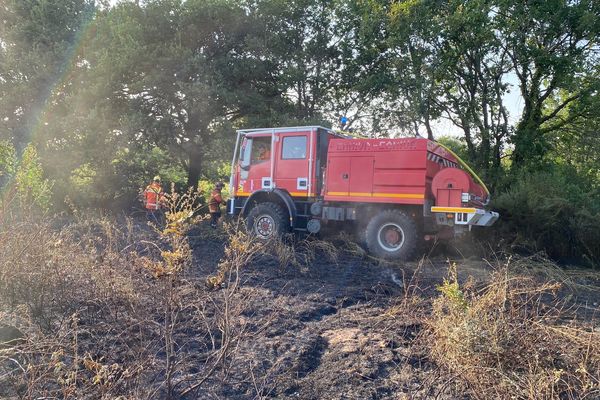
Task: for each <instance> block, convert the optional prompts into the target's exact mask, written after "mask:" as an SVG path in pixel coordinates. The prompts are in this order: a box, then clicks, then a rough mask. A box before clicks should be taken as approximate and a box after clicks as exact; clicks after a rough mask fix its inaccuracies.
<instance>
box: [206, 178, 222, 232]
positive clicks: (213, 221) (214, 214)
mask: <svg viewBox="0 0 600 400" xmlns="http://www.w3.org/2000/svg"><path fill="white" fill-rule="evenodd" d="M223 187H225V184H224V183H223V182H217V183H216V184H215V188H214V189H213V191H212V192H211V194H210V200H208V211H209V212H210V226H211V227H212V228H213V229H215V228H216V227H217V224H218V223H219V218H221V204H225V200H223V195H222V194H221V190H223Z"/></svg>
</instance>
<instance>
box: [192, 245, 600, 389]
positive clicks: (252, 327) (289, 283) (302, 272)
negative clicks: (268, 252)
mask: <svg viewBox="0 0 600 400" xmlns="http://www.w3.org/2000/svg"><path fill="white" fill-rule="evenodd" d="M191 244H192V246H193V249H194V255H195V260H194V270H193V275H194V276H195V277H196V278H198V279H200V280H202V279H205V278H206V277H207V276H209V275H210V274H212V273H214V272H215V266H216V265H217V263H218V261H219V259H220V258H221V257H222V255H223V248H224V245H223V242H222V241H220V240H218V239H206V238H203V235H200V234H196V235H194V233H192V235H191ZM334 244H335V245H336V247H337V248H338V250H339V254H340V255H339V258H338V260H336V261H335V262H332V261H331V260H328V259H327V258H326V257H325V255H323V254H319V255H318V256H317V257H316V259H315V260H314V261H313V262H311V263H309V264H308V265H304V266H300V267H299V266H290V265H287V266H286V265H280V263H279V262H278V261H277V259H275V258H269V257H261V258H260V259H259V260H257V261H256V262H254V263H253V264H252V265H249V266H247V267H246V268H245V269H244V271H243V272H242V275H241V279H242V285H241V289H240V292H239V296H241V297H242V298H243V299H244V302H245V309H244V311H243V313H242V318H243V324H244V325H245V327H246V333H247V335H246V336H245V338H244V340H243V341H241V342H240V344H239V347H238V349H237V351H236V352H235V356H234V357H235V359H234V360H232V364H231V365H232V368H231V370H230V371H229V376H228V377H227V379H223V380H221V381H220V382H218V381H215V382H213V383H212V385H211V386H210V390H205V391H203V392H202V393H199V394H197V395H198V396H200V397H202V398H232V399H246V398H281V399H283V398H297V399H460V398H469V397H468V396H467V395H466V394H464V392H463V391H461V390H460V389H458V388H457V387H456V386H455V384H454V380H455V379H454V378H455V377H452V376H448V374H447V373H444V372H443V371H441V370H440V368H438V367H437V366H436V365H435V364H434V363H432V362H430V361H429V360H428V359H427V355H426V354H425V351H424V350H423V349H422V348H421V346H420V345H419V337H420V333H421V332H422V330H423V329H424V325H423V318H422V316H423V313H426V312H427V309H428V308H429V307H430V305H431V301H432V299H433V298H434V297H435V296H437V295H439V292H438V291H437V290H436V286H438V285H440V284H441V283H442V282H443V279H444V277H446V276H447V272H448V266H449V265H450V264H451V263H453V262H455V263H456V264H457V265H458V276H459V280H460V281H463V282H464V281H466V280H467V279H470V280H472V281H474V282H475V284H479V285H483V284H484V283H485V281H486V279H487V277H488V276H489V274H490V272H491V271H492V270H493V269H494V268H495V267H494V265H496V264H497V263H498V262H499V261H498V260H492V261H491V262H490V261H488V260H485V259H482V258H481V257H479V258H477V257H471V258H470V259H468V260H467V259H464V258H459V259H452V258H449V256H448V255H447V254H444V253H442V254H437V255H436V256H431V257H425V258H423V259H421V260H419V261H413V262H407V263H401V264H395V265H390V264H382V263H380V262H377V261H375V260H372V259H370V258H369V257H357V256H354V255H349V254H347V252H346V251H345V249H344V243H343V242H341V241H335V240H334ZM597 285H598V282H597V281H596V282H589V285H588V286H589V287H590V288H591V289H590V290H589V291H578V296H574V295H573V294H574V293H575V292H574V291H573V290H570V289H568V288H567V289H566V290H567V292H568V293H567V292H565V293H566V295H569V296H571V301H572V302H573V303H578V304H579V305H580V306H582V312H586V310H587V311H589V312H590V313H591V314H590V315H593V314H595V313H596V312H597V311H598V300H597V299H598V292H597V291H596V290H595V288H597V287H598V286H597ZM248 377H250V378H248Z"/></svg>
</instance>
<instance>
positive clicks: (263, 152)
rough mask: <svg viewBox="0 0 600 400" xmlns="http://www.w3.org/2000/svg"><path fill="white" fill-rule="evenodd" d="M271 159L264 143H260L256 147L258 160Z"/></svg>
mask: <svg viewBox="0 0 600 400" xmlns="http://www.w3.org/2000/svg"><path fill="white" fill-rule="evenodd" d="M270 159H271V152H270V151H269V148H268V146H267V145H266V144H261V145H260V147H259V148H258V158H257V160H258V161H269V160H270Z"/></svg>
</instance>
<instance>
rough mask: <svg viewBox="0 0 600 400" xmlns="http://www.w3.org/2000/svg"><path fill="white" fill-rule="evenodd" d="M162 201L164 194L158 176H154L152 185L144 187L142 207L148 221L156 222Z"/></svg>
mask: <svg viewBox="0 0 600 400" xmlns="http://www.w3.org/2000/svg"><path fill="white" fill-rule="evenodd" d="M163 201H164V192H163V190H162V186H161V185H160V176H155V177H154V179H153V180H152V183H151V184H149V185H148V186H146V189H145V190H144V206H145V207H146V215H147V216H148V219H153V220H155V221H156V222H158V219H159V217H160V212H161V207H162V205H163Z"/></svg>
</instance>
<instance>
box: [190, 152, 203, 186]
mask: <svg viewBox="0 0 600 400" xmlns="http://www.w3.org/2000/svg"><path fill="white" fill-rule="evenodd" d="M188 157H189V160H188V171H187V173H188V176H187V185H188V187H194V188H195V187H196V186H198V181H199V180H200V173H201V171H202V146H201V145H199V144H197V143H194V144H192V145H190V149H189V151H188Z"/></svg>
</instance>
